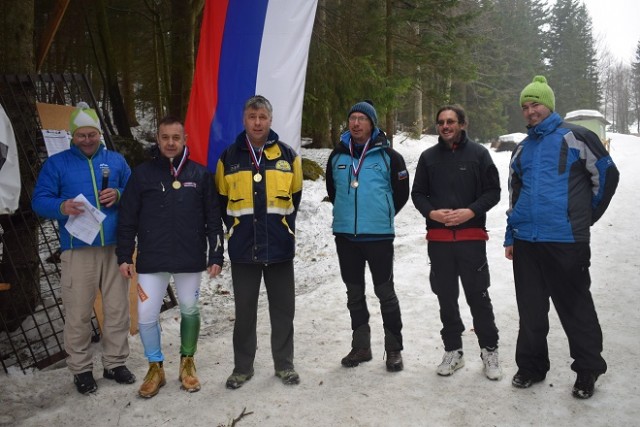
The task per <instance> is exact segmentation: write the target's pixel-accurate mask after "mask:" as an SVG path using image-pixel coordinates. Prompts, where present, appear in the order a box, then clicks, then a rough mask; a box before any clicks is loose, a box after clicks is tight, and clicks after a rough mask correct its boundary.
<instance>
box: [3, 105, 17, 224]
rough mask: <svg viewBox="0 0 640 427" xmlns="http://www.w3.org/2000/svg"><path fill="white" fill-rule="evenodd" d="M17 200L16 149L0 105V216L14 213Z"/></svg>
mask: <svg viewBox="0 0 640 427" xmlns="http://www.w3.org/2000/svg"><path fill="white" fill-rule="evenodd" d="M19 200H20V165H19V164H18V147H17V144H16V137H15V134H14V133H13V127H12V126H11V121H9V117H7V113H5V111H4V108H3V107H2V105H0V215H7V214H12V213H14V212H15V211H16V210H17V209H18V201H19Z"/></svg>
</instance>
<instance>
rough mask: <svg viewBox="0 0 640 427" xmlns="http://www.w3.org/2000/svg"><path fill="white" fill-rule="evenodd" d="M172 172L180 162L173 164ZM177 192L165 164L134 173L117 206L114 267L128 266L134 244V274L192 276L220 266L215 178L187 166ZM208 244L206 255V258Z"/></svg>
mask: <svg viewBox="0 0 640 427" xmlns="http://www.w3.org/2000/svg"><path fill="white" fill-rule="evenodd" d="M174 162H175V163H174V166H175V167H177V166H178V164H179V162H180V156H178V157H176V159H174ZM178 180H179V181H180V184H181V186H180V188H179V189H175V188H174V187H173V186H172V184H173V181H174V179H173V176H172V175H171V172H170V166H169V159H167V158H166V157H162V156H159V157H157V158H155V159H153V160H149V161H147V162H145V163H143V164H141V165H140V166H138V167H136V168H135V169H134V170H133V173H132V174H131V177H130V179H129V181H128V183H127V186H126V187H125V190H124V193H123V195H122V200H121V201H120V217H119V222H118V244H117V248H116V255H117V256H118V264H122V263H123V262H127V263H130V264H131V263H132V256H133V252H134V248H135V244H136V237H137V243H138V254H137V258H136V271H137V272H138V273H159V272H169V273H196V272H199V271H204V270H205V269H206V268H207V266H209V265H212V264H217V265H220V266H221V265H222V263H223V232H222V220H221V216H220V208H219V204H218V198H217V195H216V191H215V186H214V182H213V175H212V174H211V173H210V172H209V171H208V170H207V169H206V168H205V167H204V166H201V165H199V164H198V163H195V162H192V161H191V160H187V162H186V164H185V165H184V167H183V169H182V171H181V172H180V174H179V176H178ZM207 243H208V246H209V253H208V256H207Z"/></svg>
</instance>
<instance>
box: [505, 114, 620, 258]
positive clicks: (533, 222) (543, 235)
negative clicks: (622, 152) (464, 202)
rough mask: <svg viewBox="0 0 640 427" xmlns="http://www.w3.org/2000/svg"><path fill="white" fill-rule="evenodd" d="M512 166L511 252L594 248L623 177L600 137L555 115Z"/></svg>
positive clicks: (535, 129) (523, 146) (531, 133)
mask: <svg viewBox="0 0 640 427" xmlns="http://www.w3.org/2000/svg"><path fill="white" fill-rule="evenodd" d="M528 135H529V136H528V137H527V138H525V139H524V140H523V141H522V142H521V143H520V144H518V146H517V147H516V149H515V150H514V152H513V155H512V157H511V162H510V164H509V210H508V211H507V230H506V234H505V243H504V245H505V246H510V245H513V239H520V240H525V241H528V242H557V243H574V242H589V239H590V227H591V225H592V224H594V223H595V222H596V221H597V220H598V219H599V218H600V217H601V216H602V214H603V213H604V211H605V210H606V209H607V207H608V206H609V202H610V201H611V198H612V197H613V194H614V193H615V191H616V187H617V186H618V180H619V172H618V169H617V168H616V165H615V164H614V163H613V160H612V159H611V156H609V153H608V152H607V151H606V150H605V148H604V146H603V145H602V142H601V141H600V139H599V138H598V136H597V135H596V134H595V133H593V132H591V131H590V130H588V129H586V128H584V127H582V126H577V125H572V124H569V123H565V122H563V121H562V118H561V117H560V116H559V115H558V114H557V113H552V114H551V115H550V116H549V117H547V118H546V119H545V120H543V121H542V122H541V123H540V124H538V125H537V126H534V127H532V128H530V129H529V131H528Z"/></svg>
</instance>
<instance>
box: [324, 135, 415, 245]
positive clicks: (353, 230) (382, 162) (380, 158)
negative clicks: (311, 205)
mask: <svg viewBox="0 0 640 427" xmlns="http://www.w3.org/2000/svg"><path fill="white" fill-rule="evenodd" d="M350 140H351V134H350V132H349V131H347V132H344V133H343V134H342V136H341V138H340V142H339V143H338V145H337V146H336V148H335V149H334V150H333V152H332V153H331V155H330V156H329V160H328V162H327V171H326V185H327V193H328V195H329V200H330V201H331V203H333V234H336V235H343V236H345V237H347V238H350V239H362V240H371V239H381V238H384V239H387V238H388V239H393V237H394V234H395V229H394V217H395V215H396V214H397V213H398V212H400V209H402V207H403V206H404V205H405V203H406V202H407V200H408V199H409V173H408V172H407V168H406V166H405V162H404V159H403V158H402V156H401V155H400V154H399V153H398V152H397V151H394V150H393V149H391V147H389V141H387V137H386V136H385V134H384V133H383V132H382V131H380V129H378V128H375V129H374V131H373V134H372V135H371V142H370V146H369V149H368V150H367V152H366V153H365V156H364V159H362V160H361V161H362V162H363V163H362V166H360V169H359V174H358V183H359V185H358V187H357V188H353V187H352V186H351V183H352V182H353V180H354V176H353V175H354V170H353V162H355V164H356V167H357V166H358V161H357V159H354V158H352V157H351V153H350V150H349V142H350ZM356 157H359V156H356Z"/></svg>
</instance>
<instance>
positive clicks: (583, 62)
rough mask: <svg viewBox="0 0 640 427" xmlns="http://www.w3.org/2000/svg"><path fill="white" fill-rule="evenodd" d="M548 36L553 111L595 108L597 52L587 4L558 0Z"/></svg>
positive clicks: (597, 101) (548, 60) (596, 97)
mask: <svg viewBox="0 0 640 427" xmlns="http://www.w3.org/2000/svg"><path fill="white" fill-rule="evenodd" d="M547 40H548V44H547V48H546V60H547V62H548V64H549V65H548V68H549V71H548V73H547V74H548V76H547V77H548V79H547V80H548V81H549V84H550V86H551V87H552V88H553V90H554V92H555V95H556V111H557V112H558V113H560V114H561V115H564V114H565V113H567V112H568V111H571V110H575V109H583V108H584V109H597V108H598V106H599V101H600V86H599V81H598V67H597V56H596V50H595V43H594V40H593V36H592V24H591V17H590V16H589V13H588V12H587V9H586V6H584V4H582V3H579V2H578V0H558V1H557V2H556V4H555V6H554V7H553V8H552V9H551V16H550V20H549V32H548V33H547Z"/></svg>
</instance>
